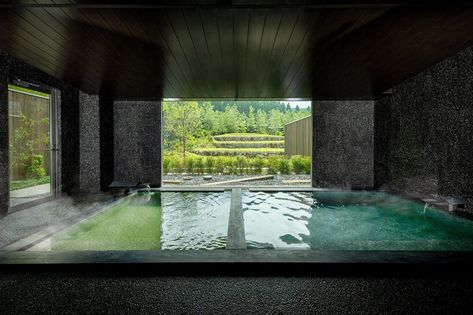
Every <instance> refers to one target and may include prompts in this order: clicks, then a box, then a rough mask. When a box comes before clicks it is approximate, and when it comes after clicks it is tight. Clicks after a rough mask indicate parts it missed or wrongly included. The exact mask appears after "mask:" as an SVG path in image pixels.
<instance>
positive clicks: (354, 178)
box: [312, 100, 374, 189]
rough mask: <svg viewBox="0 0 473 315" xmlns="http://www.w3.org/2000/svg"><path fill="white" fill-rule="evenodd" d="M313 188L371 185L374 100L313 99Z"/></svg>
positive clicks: (362, 186)
mask: <svg viewBox="0 0 473 315" xmlns="http://www.w3.org/2000/svg"><path fill="white" fill-rule="evenodd" d="M312 108H313V109H312V111H313V114H312V117H313V123H312V124H313V140H312V141H313V146H312V147H313V159H312V181H313V186H315V187H336V188H353V189H364V188H371V187H372V186H373V154H374V152H373V142H374V141H373V128H374V101H370V100H368V101H347V100H331V101H323V100H321V101H313V103H312Z"/></svg>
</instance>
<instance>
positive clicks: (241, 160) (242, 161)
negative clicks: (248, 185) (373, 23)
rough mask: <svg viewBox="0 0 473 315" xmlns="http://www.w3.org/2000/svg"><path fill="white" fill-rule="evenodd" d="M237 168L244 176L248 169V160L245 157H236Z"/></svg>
mask: <svg viewBox="0 0 473 315" xmlns="http://www.w3.org/2000/svg"><path fill="white" fill-rule="evenodd" d="M236 167H237V169H238V171H239V174H243V173H244V171H245V168H246V167H247V159H246V158H245V157H244V156H240V155H239V156H237V157H236Z"/></svg>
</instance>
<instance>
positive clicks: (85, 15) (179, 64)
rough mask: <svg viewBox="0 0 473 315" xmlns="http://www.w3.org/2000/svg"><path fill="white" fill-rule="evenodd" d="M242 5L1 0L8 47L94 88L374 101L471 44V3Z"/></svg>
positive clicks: (0, 27)
mask: <svg viewBox="0 0 473 315" xmlns="http://www.w3.org/2000/svg"><path fill="white" fill-rule="evenodd" d="M235 2H236V1H233V2H229V1H199V2H193V3H192V4H190V3H189V2H185V1H177V2H171V1H161V2H159V4H156V3H155V2H149V1H141V2H138V3H136V2H135V3H134V4H133V5H130V4H127V3H125V2H123V1H122V2H115V4H111V3H110V2H99V3H97V2H91V1H80V2H77V1H76V2H72V1H67V0H62V1H56V2H54V1H47V0H43V1H23V2H22V4H20V5H18V4H14V5H13V4H12V2H11V1H10V2H9V1H0V49H3V50H5V51H7V52H8V53H10V54H11V55H13V56H15V57H18V58H20V59H22V60H24V61H26V62H27V63H29V64H31V65H33V66H35V67H37V68H39V69H40V70H43V71H44V72H46V73H48V74H50V75H52V76H54V77H56V78H59V79H61V80H64V81H66V82H67V83H69V84H72V85H74V86H77V87H79V88H81V89H82V90H84V91H86V92H89V93H103V94H108V95H113V96H117V97H166V98H305V99H310V98H371V97H376V96H378V95H380V94H381V93H382V92H383V91H385V90H387V89H389V88H390V87H392V86H393V85H395V84H397V83H399V82H401V81H403V80H405V79H407V78H409V77H411V76H412V75H414V74H415V73H418V72H419V71H422V70H423V69H426V68H427V67H429V66H431V65H433V64H435V63H436V62H438V61H440V60H442V59H444V58H446V57H448V56H450V55H452V54H454V53H456V52H458V51H459V50H461V49H463V48H465V47H467V46H469V45H472V44H473V7H471V6H468V5H462V6H456V7H424V6H402V5H379V4H378V5H373V6H372V5H370V4H369V3H365V4H364V5H359V4H358V5H356V6H351V5H331V6H327V5H322V4H316V5H314V4H313V3H311V4H308V3H309V2H307V1H299V2H298V4H297V5H292V6H291V5H288V4H287V1H253V2H251V1H238V2H237V4H235ZM117 3H118V4H117ZM195 3H198V5H196V4H195Z"/></svg>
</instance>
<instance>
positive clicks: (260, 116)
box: [256, 109, 267, 133]
mask: <svg viewBox="0 0 473 315" xmlns="http://www.w3.org/2000/svg"><path fill="white" fill-rule="evenodd" d="M266 120H267V117H266V113H265V112H263V111H262V110H261V109H258V112H257V113H256V128H257V129H256V131H257V132H258V133H266V132H267V128H266V127H267V121H266Z"/></svg>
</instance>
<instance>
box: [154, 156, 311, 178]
mask: <svg viewBox="0 0 473 315" xmlns="http://www.w3.org/2000/svg"><path fill="white" fill-rule="evenodd" d="M310 169H311V158H310V157H308V156H300V155H294V156H292V157H290V158H289V157H287V156H270V157H267V158H263V157H260V156H258V157H253V158H249V157H245V156H206V157H203V156H188V157H187V158H186V160H185V162H184V160H183V158H182V157H180V156H175V155H173V156H165V157H164V159H163V171H164V173H165V174H169V173H178V174H182V173H188V174H204V173H208V174H216V173H218V174H276V173H279V174H310Z"/></svg>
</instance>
